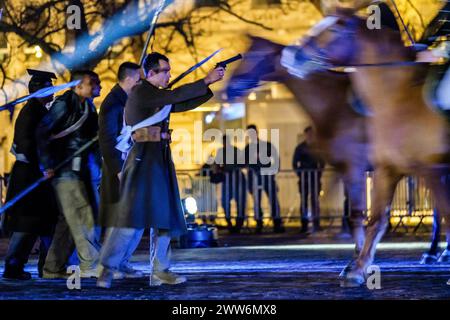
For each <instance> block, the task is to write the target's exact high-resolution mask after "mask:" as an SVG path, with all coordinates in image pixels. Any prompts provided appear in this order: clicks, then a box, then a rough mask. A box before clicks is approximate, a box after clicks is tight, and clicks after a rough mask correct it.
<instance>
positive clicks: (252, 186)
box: [245, 124, 285, 233]
mask: <svg viewBox="0 0 450 320" xmlns="http://www.w3.org/2000/svg"><path fill="white" fill-rule="evenodd" d="M247 135H248V136H249V138H250V141H249V143H248V144H247V145H246V147H245V163H246V166H247V167H248V188H249V192H250V194H251V195H252V196H253V208H254V214H255V219H256V233H261V232H262V229H263V217H264V212H263V210H262V208H261V197H262V192H263V190H264V192H265V193H266V195H267V196H268V198H269V202H270V210H271V215H272V219H273V231H274V232H275V233H283V232H285V229H284V227H283V223H282V219H281V214H280V204H279V202H278V197H277V191H278V186H277V182H276V180H275V174H274V173H272V174H261V173H262V169H265V168H270V166H271V165H272V163H279V157H278V153H277V151H276V149H275V148H274V146H273V145H272V144H271V143H270V142H268V141H263V140H260V139H259V137H258V129H257V127H256V125H254V124H252V125H249V126H248V127H247ZM264 150H267V154H264V153H265V152H264ZM263 157H267V158H270V160H271V163H263V162H262V161H261V160H262V158H263Z"/></svg>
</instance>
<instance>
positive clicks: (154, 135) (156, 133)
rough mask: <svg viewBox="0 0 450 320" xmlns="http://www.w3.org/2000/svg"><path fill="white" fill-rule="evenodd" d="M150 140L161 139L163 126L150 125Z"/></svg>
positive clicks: (148, 129) (148, 131)
mask: <svg viewBox="0 0 450 320" xmlns="http://www.w3.org/2000/svg"><path fill="white" fill-rule="evenodd" d="M147 134H148V141H153V142H158V141H161V127H158V126H155V127H148V128H147Z"/></svg>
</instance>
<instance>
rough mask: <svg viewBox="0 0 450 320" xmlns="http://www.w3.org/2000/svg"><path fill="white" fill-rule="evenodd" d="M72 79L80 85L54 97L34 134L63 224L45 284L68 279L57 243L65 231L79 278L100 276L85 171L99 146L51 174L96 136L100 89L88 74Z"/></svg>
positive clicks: (63, 247) (63, 246)
mask: <svg viewBox="0 0 450 320" xmlns="http://www.w3.org/2000/svg"><path fill="white" fill-rule="evenodd" d="M73 80H80V81H81V82H80V83H79V84H77V85H76V86H75V87H73V88H72V90H69V91H67V92H65V93H64V94H63V95H61V96H59V97H57V98H56V100H55V101H54V102H53V104H52V107H51V108H50V111H49V112H48V113H47V115H46V116H45V117H44V118H43V119H42V121H41V122H40V125H39V127H38V129H37V140H38V149H39V158H40V161H41V167H42V168H43V171H44V174H45V175H46V176H47V177H54V179H53V181H52V184H53V187H54V189H55V191H56V195H57V200H58V204H59V208H60V210H61V211H62V212H63V215H64V218H65V220H66V221H64V219H60V220H58V223H57V225H56V229H55V234H54V237H53V240H52V244H51V246H50V249H49V252H48V255H47V258H46V260H45V265H44V272H43V275H44V278H47V279H51V278H65V277H67V274H66V270H65V264H66V261H67V260H68V258H69V256H70V254H71V253H72V250H70V248H68V246H69V244H67V243H65V242H64V241H62V240H61V239H62V238H65V237H66V235H67V233H69V232H70V233H71V234H72V236H73V239H74V241H75V246H76V249H77V253H78V258H79V260H80V269H81V277H86V278H89V277H97V276H98V268H97V265H98V256H99V249H100V248H99V245H98V242H97V241H96V234H95V228H94V208H95V204H94V203H93V200H92V198H91V197H90V195H92V194H93V192H92V190H90V189H91V188H92V175H91V172H90V168H89V158H90V157H91V154H93V153H96V152H97V151H96V150H95V149H96V148H98V145H97V144H94V145H93V146H91V148H90V149H88V150H86V151H85V152H84V153H82V154H81V155H79V156H77V157H75V158H73V159H72V161H71V162H70V163H68V164H67V165H65V166H64V167H62V168H60V169H59V170H58V171H56V172H55V171H54V170H53V168H54V167H55V166H56V165H57V164H58V163H61V162H62V161H63V160H65V159H66V158H67V157H69V156H71V155H73V154H74V153H75V152H76V151H78V150H79V149H80V148H81V147H82V146H83V145H85V144H86V143H88V142H90V141H91V140H92V139H94V138H95V137H96V136H97V131H98V115H97V111H96V110H95V107H94V105H93V104H92V102H91V101H90V99H91V98H92V97H93V96H94V93H95V89H96V87H97V86H98V85H97V84H96V79H95V78H94V77H93V76H92V75H91V72H90V71H76V72H73V73H72V81H73ZM70 245H71V244H70Z"/></svg>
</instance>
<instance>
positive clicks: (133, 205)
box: [115, 80, 213, 236]
mask: <svg viewBox="0 0 450 320" xmlns="http://www.w3.org/2000/svg"><path fill="white" fill-rule="evenodd" d="M212 96H213V94H212V92H211V90H210V89H209V88H208V86H207V85H206V84H205V82H204V80H199V81H196V82H194V83H191V84H187V85H184V86H181V87H179V88H176V89H174V90H171V91H170V90H165V89H159V88H157V87H155V86H153V85H152V84H150V82H148V81H146V80H142V82H141V83H140V84H138V85H137V86H135V87H134V88H133V90H132V92H131V94H130V95H129V97H128V100H127V103H126V106H125V122H126V123H127V125H129V126H135V125H136V124H138V123H139V122H141V121H143V120H145V119H147V118H149V117H151V116H152V115H155V114H156V113H157V112H158V111H161V110H162V109H163V108H164V107H165V106H169V105H171V107H170V108H171V109H170V112H183V111H188V110H191V109H194V108H196V107H198V106H200V105H201V104H203V103H205V102H206V101H208V100H209V99H210V98H211V97H212ZM169 118H170V115H169V116H167V118H166V119H164V120H163V121H161V122H159V123H157V124H154V125H152V126H149V127H146V128H142V129H139V130H136V131H135V132H134V134H133V140H134V141H135V143H134V145H133V146H132V148H131V150H130V151H129V154H128V157H127V159H126V161H125V164H124V168H123V171H122V173H123V177H122V181H121V200H120V215H119V216H118V218H117V220H116V223H115V226H116V227H128V228H149V227H150V228H155V229H162V230H167V231H168V232H169V234H170V235H171V236H180V235H182V234H184V233H185V232H186V231H187V229H186V223H185V218H184V212H183V208H182V205H181V200H180V195H179V191H178V183H177V179H176V172H175V167H174V164H173V161H172V157H171V153H170V147H169V143H170V133H169Z"/></svg>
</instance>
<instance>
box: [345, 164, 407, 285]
mask: <svg viewBox="0 0 450 320" xmlns="http://www.w3.org/2000/svg"><path fill="white" fill-rule="evenodd" d="M400 178H401V175H399V174H397V173H395V171H394V170H389V168H386V167H378V168H377V169H376V170H375V175H374V192H373V202H372V212H371V216H370V219H369V223H368V226H367V231H366V233H367V234H366V239H365V241H364V245H363V248H362V250H361V252H360V254H359V257H358V259H357V260H356V262H355V264H354V265H353V266H352V268H351V270H350V271H349V272H348V273H347V275H346V277H345V279H343V281H341V286H345V287H347V286H349V287H353V286H360V285H362V284H363V283H364V281H365V275H366V269H367V267H369V266H370V265H371V264H372V261H373V259H374V256H375V251H376V246H377V244H378V243H379V242H380V240H381V238H382V236H383V234H384V232H385V230H386V227H387V225H388V216H387V214H386V212H387V210H389V207H390V205H391V203H392V198H393V197H394V192H395V187H396V186H397V183H398V181H399V180H400Z"/></svg>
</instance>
